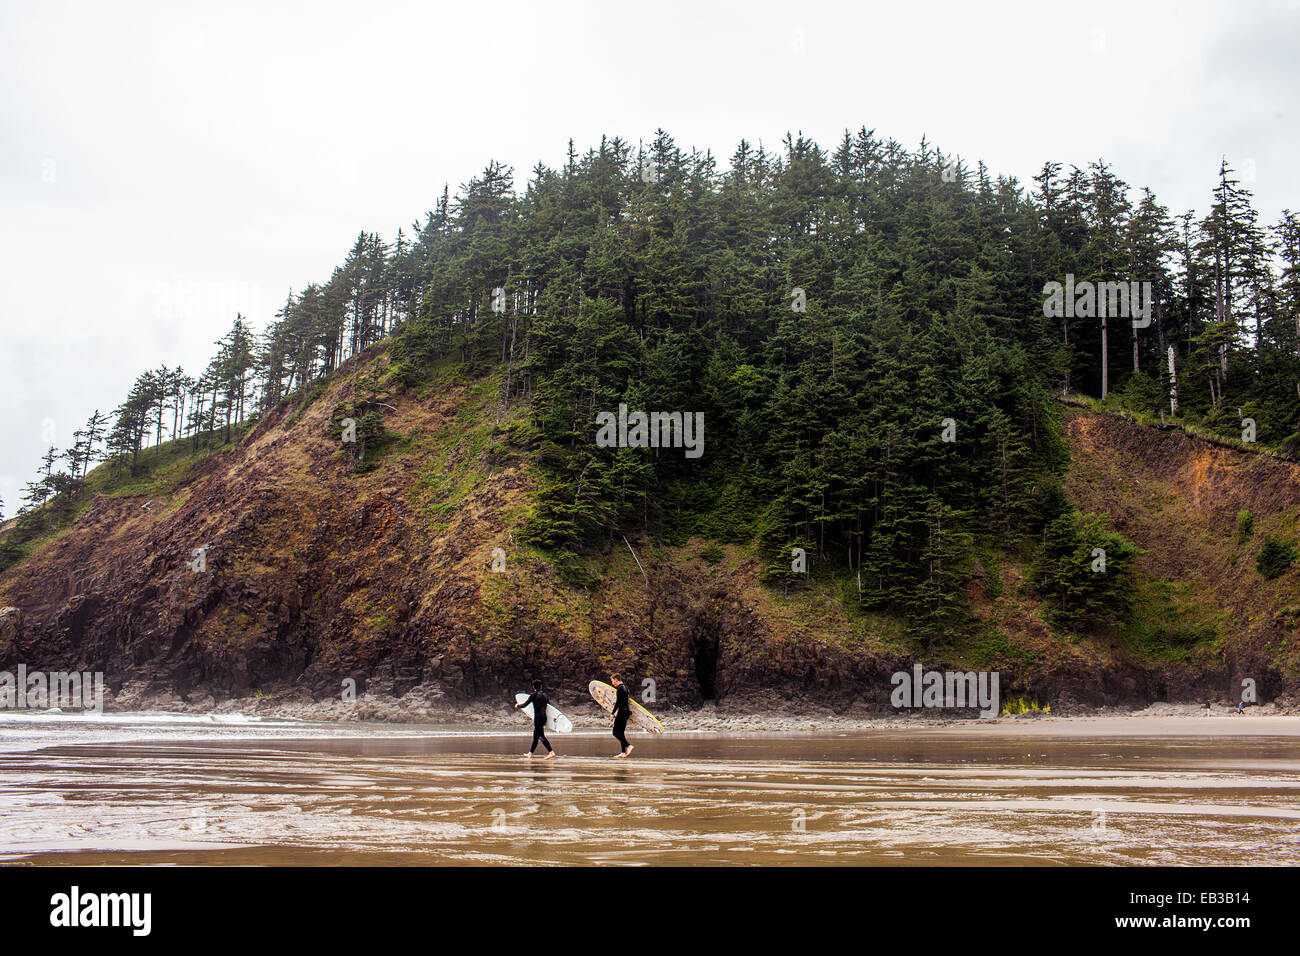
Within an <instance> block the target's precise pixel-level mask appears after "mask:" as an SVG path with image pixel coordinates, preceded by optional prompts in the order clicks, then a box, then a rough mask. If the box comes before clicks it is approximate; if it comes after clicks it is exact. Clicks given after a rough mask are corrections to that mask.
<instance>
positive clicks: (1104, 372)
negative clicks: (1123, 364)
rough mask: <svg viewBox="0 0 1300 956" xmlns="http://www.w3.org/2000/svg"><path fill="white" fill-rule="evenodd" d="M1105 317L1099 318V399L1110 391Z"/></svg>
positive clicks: (1108, 351) (1108, 352)
mask: <svg viewBox="0 0 1300 956" xmlns="http://www.w3.org/2000/svg"><path fill="white" fill-rule="evenodd" d="M1107 335H1108V333H1107V329H1106V317H1105V316H1104V315H1103V316H1102V317H1101V397H1102V398H1105V397H1106V394H1107V393H1108V392H1109V391H1110V350H1109V348H1108V347H1107Z"/></svg>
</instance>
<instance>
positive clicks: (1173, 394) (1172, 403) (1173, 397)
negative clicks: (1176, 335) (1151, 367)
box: [1169, 345, 1178, 415]
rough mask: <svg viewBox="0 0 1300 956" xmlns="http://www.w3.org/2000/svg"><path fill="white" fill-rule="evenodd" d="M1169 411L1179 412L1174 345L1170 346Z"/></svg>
mask: <svg viewBox="0 0 1300 956" xmlns="http://www.w3.org/2000/svg"><path fill="white" fill-rule="evenodd" d="M1169 411H1170V412H1172V413H1173V414H1175V415H1177V414H1178V372H1177V371H1176V370H1175V369H1174V347H1173V346H1172V345H1171V346H1169Z"/></svg>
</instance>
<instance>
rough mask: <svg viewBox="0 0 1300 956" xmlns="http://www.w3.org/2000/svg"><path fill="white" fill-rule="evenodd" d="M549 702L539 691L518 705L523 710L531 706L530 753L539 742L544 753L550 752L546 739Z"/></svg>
mask: <svg viewBox="0 0 1300 956" xmlns="http://www.w3.org/2000/svg"><path fill="white" fill-rule="evenodd" d="M550 702H551V700H550V698H549V697H547V696H546V694H545V693H544V692H542V691H540V690H535V691H533V692H532V694H530V695H529V697H528V699H527V700H526V701H524V702H523V703H522V704H520V705H519V709H520V710H523V709H524V708H525V707H527V706H528V705H529V704H532V705H533V745H532V746H531V747H529V748H528V752H529V753H532V752H533V751H534V750H536V749H537V742H538V741H539V740H540V741H541V742H542V746H543V747H545V748H546V752H547V753H550V752H551V742H550V741H549V740H547V739H546V705H547V704H549V703H550Z"/></svg>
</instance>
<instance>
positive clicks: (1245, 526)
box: [1237, 508, 1255, 543]
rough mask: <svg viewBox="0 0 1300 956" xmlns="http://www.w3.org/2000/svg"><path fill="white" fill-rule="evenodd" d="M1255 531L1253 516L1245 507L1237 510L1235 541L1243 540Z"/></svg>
mask: <svg viewBox="0 0 1300 956" xmlns="http://www.w3.org/2000/svg"><path fill="white" fill-rule="evenodd" d="M1254 533H1255V516H1254V515H1252V514H1251V513H1250V512H1249V511H1247V510H1246V509H1244V508H1243V509H1242V510H1241V511H1239V512H1237V541H1238V542H1239V543H1240V542H1245V541H1249V540H1250V536H1251V535H1252V534H1254Z"/></svg>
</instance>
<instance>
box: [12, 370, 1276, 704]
mask: <svg viewBox="0 0 1300 956" xmlns="http://www.w3.org/2000/svg"><path fill="white" fill-rule="evenodd" d="M360 361H361V362H362V363H363V365H364V366H365V367H366V368H367V370H368V372H369V373H371V374H374V375H382V374H383V371H384V368H385V366H386V364H387V358H386V356H385V355H384V354H383V352H382V351H379V350H372V352H371V353H369V354H365V355H362V356H361V357H360ZM350 372H351V368H350V367H349V368H345V369H343V370H342V371H341V372H340V373H336V375H335V376H334V377H333V378H332V379H331V380H330V381H329V382H328V383H327V384H326V386H325V388H324V391H323V393H322V394H320V395H318V396H317V397H316V398H315V399H314V400H313V401H311V402H310V403H309V404H307V405H306V407H305V408H301V407H297V406H290V407H283V408H280V409H277V410H275V411H273V412H271V413H268V414H267V415H266V416H265V417H264V418H263V420H262V421H261V422H260V423H259V424H258V425H257V426H256V428H255V429H254V430H253V431H252V432H251V433H250V434H249V435H248V436H247V437H246V438H245V439H244V440H243V441H242V442H241V443H240V444H239V445H238V446H237V447H235V448H234V449H233V450H231V451H227V452H223V453H220V454H215V455H211V456H208V457H206V458H199V459H196V460H195V461H194V463H193V464H191V465H188V466H187V467H188V470H186V471H183V472H182V473H179V474H178V475H176V477H175V479H174V480H172V481H169V482H166V483H163V484H161V485H159V486H157V487H155V488H153V489H152V490H150V491H148V492H146V493H142V494H123V493H113V494H101V495H99V496H97V497H96V498H95V499H94V501H93V503H92V504H91V505H90V507H89V509H88V510H87V511H86V512H85V513H84V514H83V515H82V516H81V517H80V518H79V519H78V520H77V522H76V523H75V524H73V525H72V526H71V527H69V528H67V529H65V530H63V531H61V532H59V533H58V534H56V535H54V536H53V537H52V538H51V539H50V540H48V541H47V542H45V543H44V544H42V545H41V546H40V547H39V548H38V549H37V550H36V551H35V552H34V553H33V554H31V555H30V556H29V557H28V558H27V559H26V560H24V561H23V562H21V563H20V564H18V565H17V566H15V567H13V568H11V569H9V570H8V571H6V572H5V573H4V574H3V575H0V605H2V606H13V607H16V608H18V609H19V610H20V612H21V614H20V616H19V615H12V614H11V615H9V617H8V618H7V621H8V624H7V626H6V631H4V632H0V666H3V667H10V668H11V667H13V666H16V664H17V663H18V662H23V663H26V664H27V665H28V667H29V668H43V669H45V670H71V669H78V670H102V671H103V672H104V673H105V675H106V679H107V681H108V684H109V687H110V688H111V689H113V690H119V689H120V688H121V687H122V686H123V685H124V684H126V683H127V682H143V684H144V685H146V686H150V687H153V688H155V689H158V690H166V691H169V692H172V693H175V694H179V695H181V696H182V697H186V698H189V699H206V698H207V697H209V696H210V697H213V698H218V699H220V698H224V697H229V696H246V695H249V694H252V693H255V692H266V693H272V694H276V695H282V696H285V697H298V698H308V697H311V698H321V699H324V698H331V697H333V698H335V699H337V697H338V696H339V694H340V692H341V689H342V688H343V685H344V682H345V681H346V680H347V679H349V678H350V679H351V680H354V681H355V682H356V688H357V692H358V693H360V692H362V691H366V690H368V691H371V692H374V693H389V694H397V695H401V694H405V693H408V692H411V691H412V690H413V689H419V690H418V692H420V693H423V694H425V695H426V696H432V697H437V696H441V695H446V696H448V697H451V698H473V697H480V696H488V695H493V696H495V695H499V694H501V693H502V692H504V691H507V690H514V689H517V688H518V687H520V686H523V682H524V681H525V680H526V679H528V678H531V677H532V676H534V675H535V674H537V673H544V674H546V675H547V676H548V677H550V678H551V679H552V680H554V681H555V682H557V683H558V682H564V683H567V684H568V685H570V686H574V687H577V688H579V689H581V688H583V687H585V685H586V681H587V680H589V679H590V678H592V677H596V676H601V675H604V674H607V673H608V672H609V671H610V670H611V669H619V670H622V671H623V672H624V673H625V674H631V675H634V679H635V680H636V681H637V682H638V683H639V682H640V681H642V680H645V679H651V680H654V681H655V684H656V687H655V697H656V699H657V700H658V701H659V702H661V704H660V705H661V706H665V705H669V706H691V705H695V704H699V703H700V702H702V701H704V700H708V699H714V698H717V699H727V698H732V699H736V698H744V697H752V696H755V695H764V696H766V697H768V698H769V699H782V698H784V699H790V700H794V701H795V702H802V703H803V704H805V705H809V706H811V705H814V704H817V705H821V704H826V703H833V704H836V705H837V706H845V705H853V704H856V705H857V706H858V707H859V708H860V709H865V710H869V711H870V710H882V711H883V710H885V709H887V708H888V699H889V690H890V684H889V674H890V673H891V672H893V671H895V670H898V669H902V668H905V667H910V664H911V662H912V660H913V659H920V660H922V661H923V662H924V663H925V664H926V665H927V666H944V665H952V666H966V667H989V668H996V669H999V670H1000V671H1002V674H1003V678H1002V689H1003V696H1004V698H1005V697H1007V696H1012V695H1018V694H1023V695H1025V696H1028V697H1032V698H1035V699H1037V700H1038V701H1040V702H1054V703H1055V704H1056V705H1057V706H1058V708H1059V706H1060V704H1061V703H1062V702H1064V703H1065V704H1066V705H1067V708H1068V705H1069V703H1070V702H1072V701H1079V702H1086V703H1095V704H1100V703H1126V702H1127V703H1139V702H1144V701H1150V700H1158V699H1205V697H1206V696H1207V695H1209V696H1215V697H1220V698H1230V699H1235V691H1234V689H1233V688H1234V686H1235V684H1234V682H1236V683H1239V678H1240V677H1242V676H1250V677H1253V678H1254V679H1256V680H1257V681H1258V683H1259V687H1260V691H1261V695H1262V696H1263V697H1264V698H1265V699H1268V698H1271V697H1273V696H1275V695H1277V694H1282V693H1294V692H1295V690H1296V688H1297V686H1298V685H1300V681H1298V680H1297V674H1300V669H1298V668H1297V666H1296V662H1297V651H1296V646H1295V645H1296V641H1295V637H1296V634H1297V627H1300V617H1298V614H1297V607H1300V583H1298V578H1300V575H1298V574H1297V572H1296V570H1295V569H1292V570H1291V571H1289V572H1287V574H1285V575H1283V576H1282V577H1281V578H1279V579H1277V580H1275V581H1265V580H1264V579H1263V578H1262V577H1261V576H1260V575H1259V574H1258V573H1257V572H1256V571H1255V569H1254V555H1255V553H1256V551H1257V550H1258V547H1259V541H1260V538H1261V537H1262V534H1263V533H1264V532H1277V533H1280V534H1283V535H1290V536H1291V537H1292V538H1294V536H1295V532H1296V523H1297V509H1298V505H1300V468H1297V466H1295V465H1292V464H1287V463H1284V462H1280V461H1276V460H1273V459H1268V458H1264V457H1260V456H1251V455H1246V454H1243V453H1241V452H1237V451H1232V450H1229V449H1224V448H1217V447H1214V446H1210V445H1206V444H1205V443H1203V442H1199V441H1197V440H1195V439H1192V438H1189V437H1187V436H1185V435H1182V434H1181V433H1175V432H1158V431H1155V430H1152V429H1147V428H1142V427H1140V426H1136V425H1133V424H1131V423H1127V422H1123V421H1120V420H1117V419H1111V418H1106V417H1102V416H1099V415H1096V414H1093V413H1089V412H1084V411H1070V412H1069V413H1067V417H1066V421H1067V430H1068V435H1069V439H1070V444H1071V448H1072V453H1073V458H1074V464H1073V465H1072V469H1071V472H1070V475H1069V479H1068V487H1069V490H1070V492H1071V494H1072V496H1073V497H1074V498H1075V499H1076V501H1077V502H1078V503H1079V505H1080V507H1082V508H1084V509H1085V510H1092V511H1099V512H1105V513H1107V514H1110V515H1111V516H1112V517H1113V518H1114V520H1115V523H1116V527H1117V529H1118V530H1119V531H1120V532H1121V533H1123V534H1124V535H1126V536H1127V537H1129V538H1130V539H1131V540H1133V541H1135V542H1136V543H1137V544H1138V545H1139V546H1140V547H1142V548H1143V549H1145V550H1146V551H1147V553H1146V554H1145V555H1144V556H1143V557H1142V558H1141V560H1140V571H1141V577H1142V578H1143V580H1144V582H1146V584H1144V589H1145V588H1146V587H1147V585H1150V587H1151V588H1154V591H1152V592H1151V594H1147V592H1146V591H1145V590H1144V591H1143V593H1144V594H1146V597H1145V598H1144V600H1147V599H1149V600H1150V601H1154V602H1155V603H1154V604H1153V605H1152V606H1151V607H1150V608H1148V609H1147V610H1148V611H1149V612H1150V613H1152V614H1154V615H1155V616H1157V617H1159V616H1162V615H1164V616H1170V615H1173V616H1174V617H1177V616H1178V615H1183V616H1184V617H1185V616H1186V615H1187V614H1188V613H1190V614H1191V615H1192V618H1195V621H1196V622H1199V623H1206V626H1211V627H1213V628H1215V629H1216V630H1215V636H1214V638H1213V639H1212V640H1208V641H1207V640H1197V641H1195V642H1194V646H1192V647H1191V649H1190V650H1189V651H1188V652H1186V653H1182V652H1176V653H1164V654H1161V653H1155V652H1153V650H1152V647H1153V646H1155V645H1151V644H1150V643H1149V642H1148V644H1139V643H1135V642H1134V640H1133V639H1132V638H1131V637H1130V636H1127V635H1125V634H1124V633H1122V632H1116V633H1097V634H1089V635H1080V636H1076V637H1075V638H1067V637H1064V636H1062V635H1060V634H1058V633H1056V632H1055V631H1054V630H1053V629H1052V628H1051V627H1050V626H1049V625H1048V624H1047V623H1046V622H1045V620H1044V618H1043V617H1042V614H1041V610H1042V609H1041V607H1040V606H1039V605H1038V604H1037V602H1036V599H1035V598H1034V596H1033V594H1032V592H1031V590H1030V589H1029V588H1028V587H1026V586H1024V584H1023V580H1024V569H1023V568H1022V567H1018V566H1015V565H1014V564H1009V565H1007V566H1005V567H1003V568H1002V569H1001V572H1000V573H1001V578H1002V581H1003V584H1004V586H1003V587H1002V588H1001V589H1000V590H999V591H998V593H997V596H993V597H991V596H989V594H988V593H986V591H985V589H983V588H980V587H975V586H973V587H972V592H971V595H970V597H971V600H972V603H973V605H974V607H975V611H976V615H977V617H979V618H981V619H982V620H983V621H984V623H985V631H986V633H987V635H988V636H986V637H984V638H982V639H981V640H979V641H978V642H976V643H974V644H969V645H960V646H953V647H946V648H945V647H943V646H940V647H937V648H936V649H935V650H933V651H931V652H929V653H924V654H923V653H922V649H921V648H920V647H919V646H918V645H915V644H913V643H909V641H908V640H907V639H906V638H905V637H903V636H902V634H901V630H900V628H898V626H897V622H891V621H889V620H884V619H880V618H875V617H869V616H866V617H864V616H862V615H859V614H856V613H853V612H850V611H849V610H848V609H847V608H846V605H845V602H844V601H843V600H841V596H840V594H839V592H838V590H837V586H836V585H835V584H834V583H822V584H817V583H814V584H813V585H812V586H810V587H809V588H808V589H806V590H802V591H799V592H797V593H791V594H790V595H788V596H785V595H782V594H780V593H779V592H776V591H773V590H771V589H769V588H766V587H763V586H761V585H759V583H758V574H759V570H760V562H759V560H758V559H757V557H755V556H754V555H753V554H752V553H750V552H748V551H746V550H745V549H742V548H737V547H734V546H726V547H723V548H717V547H714V546H710V543H709V542H702V541H699V540H693V541H691V542H688V543H687V544H686V545H685V546H684V547H680V548H674V547H668V546H664V545H662V544H658V543H656V542H654V541H649V540H640V539H636V540H628V541H624V540H622V539H621V538H616V539H614V540H612V541H610V542H609V543H608V544H607V545H606V547H605V548H604V550H603V552H601V553H599V554H596V555H593V556H592V557H591V558H590V560H589V561H588V566H587V568H586V569H585V570H586V573H587V574H588V575H590V576H592V578H593V579H594V581H595V583H594V584H593V585H592V586H590V587H588V588H585V589H584V588H577V587H573V586H570V585H568V584H565V583H563V580H562V578H561V576H560V575H559V574H558V573H557V570H556V568H555V567H554V565H553V563H552V561H551V559H550V558H549V557H548V556H547V555H545V554H542V553H539V552H536V551H534V550H532V549H530V548H528V547H526V546H523V545H522V544H521V543H520V542H518V541H516V539H515V536H514V533H513V532H514V530H515V529H517V528H518V527H519V525H520V523H521V522H522V520H523V518H524V516H525V515H526V512H527V509H528V507H529V505H530V501H531V496H532V493H533V491H534V489H535V487H536V476H535V473H534V469H533V465H532V462H531V453H530V452H529V451H528V450H527V449H523V448H518V447H513V446H512V445H511V444H510V442H509V425H510V422H511V419H512V417H513V416H515V415H518V414H520V410H519V409H518V408H515V409H510V410H505V409H502V408H501V407H500V403H499V394H500V388H499V383H498V382H497V381H496V380H494V379H491V378H484V379H473V380H458V379H456V378H455V377H454V376H453V375H451V374H444V375H442V376H441V377H440V378H438V379H437V380H436V381H435V382H434V383H433V384H430V385H426V386H423V387H421V388H418V389H415V390H408V391H402V390H398V391H397V392H396V393H395V394H394V395H392V396H391V397H390V402H391V408H389V409H386V412H385V425H386V427H387V428H388V429H389V431H390V432H392V433H393V434H394V436H395V437H394V438H393V439H392V440H391V441H389V442H388V443H387V444H386V445H385V446H384V447H383V449H382V450H381V451H380V452H379V453H378V457H377V459H376V460H375V461H374V467H373V468H372V469H371V470H369V471H365V472H362V473H358V472H357V470H356V468H355V466H354V462H353V461H352V459H351V458H350V457H349V456H348V454H346V453H345V452H344V451H343V450H342V446H341V444H340V441H339V438H338V434H337V428H336V427H335V426H334V422H336V421H337V412H336V406H337V405H338V403H340V402H344V401H346V400H348V398H349V396H350V395H351V391H350V389H352V388H353V387H354V383H353V380H352V376H351V374H350ZM1243 508H1245V509H1249V510H1251V511H1252V513H1253V515H1254V518H1255V527H1256V534H1255V536H1254V537H1253V538H1252V539H1251V540H1249V541H1247V542H1245V543H1241V544H1239V543H1237V541H1236V539H1235V531H1236V519H1237V513H1238V511H1240V510H1241V509H1243ZM196 549H201V551H198V550H196ZM496 549H500V550H499V551H497V550H496ZM200 553H201V555H202V562H201V564H200V562H199V560H198V559H199V554H200ZM1171 594H1172V595H1173V597H1170V595H1171ZM1152 595H1154V596H1152ZM1160 601H1166V602H1167V603H1169V607H1166V606H1165V605H1161V604H1160V603H1159V602H1160ZM1175 605H1176V607H1174V606H1175ZM1170 607H1174V610H1172V611H1171V610H1170V609H1169V608H1170ZM1189 608H1190V609H1191V611H1190V612H1189V611H1188V609H1189ZM1198 615H1199V616H1198ZM1202 617H1203V618H1204V620H1203V621H1202ZM15 619H16V621H17V622H16V623H15ZM10 625H12V626H10ZM1176 638H1177V635H1174V636H1173V637H1170V636H1169V635H1168V634H1166V635H1165V636H1164V637H1162V638H1161V640H1162V641H1164V642H1165V643H1164V644H1160V645H1159V646H1160V647H1163V648H1165V650H1168V649H1169V647H1173V648H1174V650H1175V651H1178V648H1177V646H1176V645H1177V640H1176ZM1171 642H1172V643H1171ZM1157 644H1159V642H1157ZM137 686H139V685H137Z"/></svg>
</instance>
